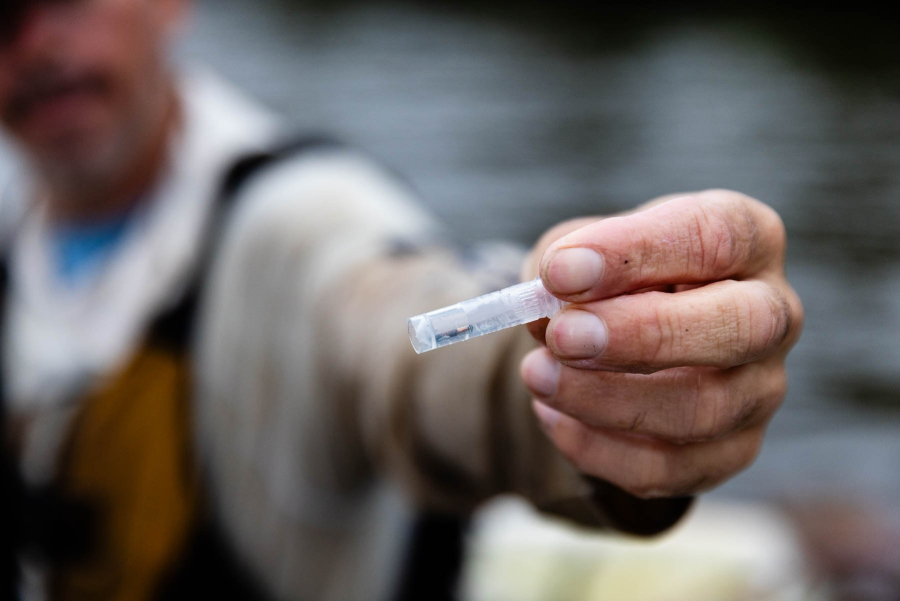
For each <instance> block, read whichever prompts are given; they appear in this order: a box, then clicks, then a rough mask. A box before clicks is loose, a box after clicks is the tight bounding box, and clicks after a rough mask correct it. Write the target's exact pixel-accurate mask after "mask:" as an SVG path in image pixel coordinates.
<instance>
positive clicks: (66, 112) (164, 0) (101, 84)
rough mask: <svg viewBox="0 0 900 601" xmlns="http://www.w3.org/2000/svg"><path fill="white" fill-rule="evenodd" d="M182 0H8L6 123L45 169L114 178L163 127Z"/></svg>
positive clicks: (2, 114)
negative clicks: (169, 51) (169, 50)
mask: <svg viewBox="0 0 900 601" xmlns="http://www.w3.org/2000/svg"><path fill="white" fill-rule="evenodd" d="M182 4H183V1H182V0H0V23H2V25H0V123H2V125H3V127H4V128H5V129H6V130H7V132H8V133H9V134H10V135H11V137H12V138H13V139H14V140H15V141H16V142H17V143H18V144H19V145H20V147H21V148H22V149H23V150H24V151H25V153H26V154H27V155H28V156H29V157H30V158H31V159H33V161H34V162H35V163H36V165H37V167H38V170H39V171H43V172H44V173H45V174H49V175H53V174H57V175H62V176H63V177H64V178H65V177H67V176H68V178H69V179H70V178H79V177H80V178H92V177H93V178H98V177H99V178H102V177H111V176H113V174H112V173H111V172H112V171H114V170H115V169H116V168H121V164H122V162H123V161H125V160H128V158H129V157H132V158H133V154H132V153H134V152H139V149H138V147H139V146H140V145H141V144H142V142H143V141H144V140H145V139H146V138H147V137H148V136H151V137H152V132H153V130H154V128H157V127H159V126H160V124H161V123H162V116H161V115H163V114H164V113H165V105H166V99H167V97H168V95H169V93H170V82H169V79H168V77H169V76H168V73H167V70H166V47H167V45H168V41H169V38H170V37H171V35H170V34H171V32H172V31H173V30H174V29H175V26H176V25H177V24H178V22H179V20H180V15H181V12H182V10H181V8H182Z"/></svg>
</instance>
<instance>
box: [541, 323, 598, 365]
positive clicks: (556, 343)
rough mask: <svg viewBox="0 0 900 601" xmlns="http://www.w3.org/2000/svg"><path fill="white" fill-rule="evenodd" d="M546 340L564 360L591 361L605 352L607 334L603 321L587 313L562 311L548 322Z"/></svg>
mask: <svg viewBox="0 0 900 601" xmlns="http://www.w3.org/2000/svg"><path fill="white" fill-rule="evenodd" d="M548 340H551V341H552V345H553V347H554V353H555V354H556V355H557V356H562V357H563V358H565V359H591V358H593V357H597V356H599V355H600V354H601V353H603V351H604V350H606V345H607V343H608V342H609V333H608V332H607V331H606V324H604V323H603V320H602V319H600V318H599V317H597V316H596V315H594V314H593V313H588V312H587V311H563V312H562V313H560V314H558V315H557V316H556V317H555V318H553V320H552V321H551V322H550V327H549V331H548Z"/></svg>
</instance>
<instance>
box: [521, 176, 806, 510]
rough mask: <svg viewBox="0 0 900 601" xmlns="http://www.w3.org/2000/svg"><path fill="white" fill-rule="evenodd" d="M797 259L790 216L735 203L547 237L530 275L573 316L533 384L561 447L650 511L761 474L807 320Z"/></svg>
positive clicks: (526, 365)
mask: <svg viewBox="0 0 900 601" xmlns="http://www.w3.org/2000/svg"><path fill="white" fill-rule="evenodd" d="M784 254H785V231H784V226H783V224H782V222H781V220H780V219H779V217H778V215H777V214H776V213H775V212H774V211H773V210H772V209H770V208H769V207H767V206H766V205H764V204H762V203H760V202H758V201H756V200H753V199H751V198H748V197H747V196H744V195H742V194H738V193H736V192H730V191H724V190H710V191H706V192H701V193H698V194H692V195H689V196H681V197H677V198H672V199H669V200H666V199H661V200H659V201H656V202H654V203H651V204H650V205H648V206H647V207H645V208H642V209H641V210H639V211H637V212H635V213H631V214H629V215H625V216H620V217H613V218H609V219H603V220H600V221H597V220H596V219H590V220H578V221H574V222H568V223H565V224H562V225H561V226H558V227H557V228H555V229H554V230H551V231H550V232H548V233H547V235H545V236H544V238H543V239H542V240H541V242H540V243H539V244H538V245H537V247H536V249H535V251H534V253H533V255H532V259H531V260H530V261H529V264H528V266H527V267H526V274H525V275H526V276H527V277H534V276H535V275H536V274H537V273H540V275H541V277H542V279H543V281H544V285H545V286H546V287H547V289H548V290H549V291H550V292H552V293H553V294H554V295H556V296H558V297H559V298H562V299H563V300H566V301H570V302H572V303H573V304H572V305H569V306H567V307H566V308H564V309H563V310H562V311H561V312H560V313H558V314H557V315H556V316H555V317H553V319H552V320H550V321H549V322H547V321H546V320H545V321H544V322H540V323H538V324H535V327H534V328H533V329H532V332H533V333H534V334H535V336H536V337H537V338H538V339H539V340H540V341H541V342H545V343H546V348H541V349H538V350H536V351H534V352H532V353H531V354H529V355H528V356H527V357H526V358H525V359H524V361H523V362H522V377H523V378H524V380H525V383H526V384H527V385H528V387H529V389H530V390H531V392H532V393H533V394H534V396H535V403H534V407H535V411H536V412H537V415H538V417H539V418H540V420H541V422H542V424H543V425H544V428H545V430H546V432H547V434H548V436H549V437H550V438H551V439H552V441H553V442H554V444H555V445H556V446H557V447H558V448H559V449H560V451H561V452H562V453H563V454H564V455H565V456H566V457H567V458H568V459H569V460H570V461H572V463H574V465H575V466H576V467H577V468H578V469H579V470H581V471H582V472H584V473H585V474H588V475H591V476H595V477H598V478H601V479H603V480H606V481H608V482H611V483H613V484H616V485H618V486H620V487H621V488H624V489H625V490H627V491H628V492H631V493H632V494H635V495H637V496H639V497H642V498H652V497H674V496H684V495H690V494H694V493H698V492H701V491H703V490H706V489H709V488H711V487H713V486H715V485H717V484H719V483H720V482H722V481H723V480H725V479H727V478H729V477H730V476H732V475H734V474H736V473H737V472H739V471H741V470H742V469H744V468H746V467H747V466H748V465H750V463H752V461H753V460H754V459H755V457H756V455H757V453H758V451H759V448H760V445H761V442H762V439H763V434H764V432H765V428H766V424H767V423H768V421H769V419H770V418H771V417H772V415H773V414H774V413H775V411H776V410H777V409H778V406H779V405H780V404H781V402H782V400H783V398H784V395H785V391H786V377H785V367H784V362H785V357H786V355H787V353H788V351H789V349H790V348H791V346H792V345H793V344H794V343H795V342H796V341H797V339H798V337H799V335H800V330H801V329H802V323H803V307H802V305H801V304H800V300H799V298H798V297H797V295H796V294H795V293H794V291H793V290H792V289H791V287H790V286H789V285H788V283H787V280H786V279H785V274H784Z"/></svg>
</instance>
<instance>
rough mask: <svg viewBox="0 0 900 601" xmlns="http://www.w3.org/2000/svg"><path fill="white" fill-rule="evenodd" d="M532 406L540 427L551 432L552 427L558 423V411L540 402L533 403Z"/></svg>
mask: <svg viewBox="0 0 900 601" xmlns="http://www.w3.org/2000/svg"><path fill="white" fill-rule="evenodd" d="M532 406H533V407H534V412H535V413H536V414H537V416H538V419H539V420H540V422H541V425H543V426H544V429H545V430H552V429H553V426H555V425H556V422H558V421H559V415H560V414H559V411H557V410H556V409H551V408H550V407H548V406H547V405H545V404H543V403H542V402H540V401H534V402H533V403H532Z"/></svg>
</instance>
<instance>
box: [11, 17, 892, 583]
mask: <svg viewBox="0 0 900 601" xmlns="http://www.w3.org/2000/svg"><path fill="white" fill-rule="evenodd" d="M776 6H777V5H775V4H773V5H768V4H754V5H752V6H750V7H745V8H731V9H728V10H723V9H712V8H687V7H685V6H682V5H680V4H678V3H660V4H652V3H650V4H648V3H630V4H628V5H626V6H617V7H610V6H601V5H600V4H599V3H591V2H581V3H580V2H554V3H543V4H523V3H518V2H503V1H495V2H487V1H482V2H471V3H466V2H432V1H429V2H424V1H421V2H412V1H410V2H386V1H381V0H378V1H375V0H361V1H357V2H353V1H331V2H330V1H325V0H320V1H316V2H301V1H299V0H298V1H293V2H292V1H288V0H280V1H279V0H255V1H253V2H249V1H242V0H206V1H201V2H199V3H198V6H197V10H196V15H195V19H194V26H193V30H192V32H191V33H190V35H189V38H188V39H187V40H186V43H185V44H184V45H183V47H182V48H181V50H180V53H181V54H182V55H183V56H182V60H184V61H186V62H202V63H206V64H208V65H211V66H212V67H213V68H214V69H215V70H217V71H219V72H220V73H221V74H223V75H224V76H225V77H226V78H228V79H230V80H231V81H233V82H234V83H236V84H238V85H239V86H240V87H242V88H244V89H245V90H249V91H252V93H253V94H255V95H256V96H257V97H258V98H259V99H261V100H263V101H264V102H265V103H267V104H268V105H269V106H271V107H273V108H274V109H276V110H277V111H279V112H281V113H283V114H284V115H285V116H286V117H287V118H288V120H289V122H290V124H291V125H292V127H293V128H294V129H296V130H297V131H298V132H303V131H315V132H322V131H324V132H329V133H331V134H335V135H337V136H339V137H341V138H343V139H346V140H349V141H352V142H354V143H357V144H359V145H361V146H363V147H364V148H366V149H368V150H369V151H371V152H372V153H374V154H375V155H377V156H378V157H380V158H381V159H382V160H383V161H385V162H386V163H387V164H389V165H390V166H391V167H393V168H395V169H397V170H398V171H400V172H402V173H403V174H404V175H405V176H406V177H408V178H409V179H410V180H411V182H412V183H413V184H414V185H415V187H416V188H418V190H419V191H420V192H421V195H422V198H423V199H424V202H425V203H427V205H428V206H429V207H430V209H431V210H432V211H433V212H434V213H436V214H437V215H438V216H439V217H440V218H442V219H443V220H444V222H445V223H446V224H447V227H448V229H449V231H450V232H451V233H452V234H453V235H454V236H456V237H457V238H458V239H459V240H461V241H463V242H473V241H481V240H489V239H503V240H512V241H517V242H520V243H522V244H529V243H531V242H533V241H534V240H535V238H536V237H537V236H538V235H539V234H540V233H541V232H542V231H543V230H545V229H546V228H547V227H548V226H550V225H552V224H553V223H555V222H558V221H560V220H563V219H566V218H569V217H573V216H580V215H586V214H604V213H610V212H615V211H619V210H624V209H628V208H631V207H633V206H635V205H636V204H638V203H641V202H644V201H646V200H648V199H651V198H653V197H655V196H657V195H660V194H664V193H671V192H680V191H691V190H697V189H702V188H709V187H727V188H733V189H737V190H740V191H742V192H745V193H747V194H750V195H752V196H755V197H757V198H759V199H761V200H763V201H765V202H767V203H769V204H771V205H772V206H773V207H775V209H776V210H778V211H779V213H780V214H781V215H782V217H783V218H784V220H785V222H786V224H787V228H788V231H789V240H790V251H789V262H788V267H789V276H790V278H791V281H792V284H793V285H794V287H795V288H796V289H797V290H798V292H799V294H800V296H801V298H802V299H803V300H804V302H805V305H806V310H807V325H806V330H805V334H804V337H803V339H802V341H801V342H800V344H799V346H798V347H797V349H796V350H795V352H794V353H793V355H792V356H791V358H790V360H789V368H790V376H791V390H790V393H789V396H788V400H787V402H786V404H785V406H784V408H783V410H782V411H781V412H780V413H779V415H778V416H777V417H776V418H775V420H774V422H773V424H772V426H771V429H770V434H769V437H768V440H767V444H766V446H765V448H764V451H763V453H762V455H761V457H760V458H759V460H758V462H757V463H756V464H755V465H754V467H753V468H752V469H750V470H749V471H747V472H746V473H744V474H743V475H741V476H739V477H738V478H736V479H735V480H733V481H732V482H730V483H729V484H727V485H726V486H725V487H724V488H722V489H721V490H719V491H717V492H715V493H714V494H713V495H711V496H710V497H709V498H708V499H707V500H705V501H704V504H701V509H700V510H698V512H697V518H698V520H700V521H701V522H702V523H701V524H700V525H699V526H696V527H692V526H690V525H689V526H688V527H686V530H689V531H690V532H684V533H681V534H676V537H678V536H682V537H688V538H689V537H690V536H696V537H700V538H702V537H704V536H707V537H709V536H719V537H720V538H721V537H726V538H729V540H730V542H732V543H734V544H739V543H740V537H741V536H745V535H746V532H747V531H753V532H755V533H756V534H757V535H759V540H758V541H756V542H753V543H752V544H751V543H748V544H751V546H752V545H756V544H757V543H758V546H759V547H760V548H761V549H762V551H761V552H760V553H757V555H762V556H763V557H766V556H767V557H768V559H767V560H765V561H763V562H762V563H763V564H765V565H764V566H763V568H761V569H770V570H774V571H775V572H777V571H778V570H779V569H780V570H782V571H784V570H787V571H788V572H790V571H791V570H793V569H794V567H793V566H794V564H790V563H784V562H782V559H784V558H789V559H790V558H794V557H795V554H792V553H794V552H793V551H788V550H785V548H787V547H790V546H791V545H794V546H795V547H796V548H797V549H801V550H802V556H803V561H804V562H807V564H805V565H808V569H809V570H810V573H811V574H813V576H811V577H810V578H811V579H812V580H814V581H815V582H817V583H824V584H822V587H820V588H817V589H816V590H817V591H818V592H817V593H816V594H822V595H831V596H833V597H834V598H846V599H898V598H900V584H898V582H900V576H898V575H900V536H898V535H897V531H898V525H900V411H898V409H900V353H898V352H897V350H896V348H895V346H894V345H895V344H896V343H897V334H898V332H900V310H898V308H900V306H898V305H900V235H898V234H900V202H898V201H900V36H898V35H897V31H896V27H895V24H894V23H893V22H892V21H891V20H890V19H887V18H886V17H885V16H884V15H878V14H876V13H866V12H864V11H862V10H857V11H855V12H841V13H837V12H834V13H829V12H807V11H801V10H799V9H798V10H796V11H790V10H785V9H778V8H776ZM7 162H8V154H7V153H5V152H4V151H2V150H0V171H2V170H3V168H4V167H6V164H5V163H7ZM508 503H512V502H508ZM707 506H708V507H710V509H709V510H706V509H703V508H704V507H707ZM722 507H732V508H734V511H736V512H737V513H735V514H733V515H739V516H743V518H742V520H744V521H743V522H742V523H743V524H744V525H748V524H767V525H768V526H766V525H760V526H759V527H758V528H756V527H754V528H745V529H744V532H745V534H742V533H741V532H740V531H735V532H732V531H731V530H729V529H728V526H727V525H728V524H729V523H733V522H734V518H733V517H732V518H722V514H721V511H723V510H722V509H721V508H722ZM742 511H743V512H749V513H741V512H742ZM491 512H493V513H491ZM717 512H719V513H717ZM759 512H762V514H760V513H759ZM767 512H768V513H767ZM484 515H485V516H488V517H484V516H482V518H480V519H479V521H478V522H477V528H476V531H475V532H474V533H473V535H472V537H471V540H472V543H471V544H472V546H473V551H472V555H471V557H472V558H475V559H470V565H469V567H468V568H467V569H468V580H467V582H468V584H467V585H466V587H467V589H466V590H467V591H468V592H467V593H466V594H467V595H469V596H470V597H473V598H481V599H516V600H517V601H522V600H523V599H524V598H525V597H523V596H521V595H524V594H526V593H525V592H523V591H524V589H521V590H517V591H515V592H511V591H512V590H513V589H510V588H509V586H512V585H509V586H507V585H506V584H504V583H503V582H502V581H503V578H504V572H503V570H502V569H484V567H485V566H496V565H500V564H502V563H503V562H509V561H512V562H513V563H512V564H507V567H508V565H515V566H518V565H519V564H517V563H515V562H516V561H519V560H518V559H515V558H513V559H508V558H507V559H504V557H506V556H504V555H503V554H504V553H507V552H508V547H517V548H518V549H519V550H520V551H521V550H522V549H523V546H522V545H523V540H525V539H515V537H513V538H509V535H510V533H522V532H525V531H527V530H528V528H532V527H533V529H534V530H533V533H534V537H535V540H544V539H542V538H541V537H542V536H549V537H551V538H552V537H562V538H559V539H558V540H557V539H554V540H557V542H558V545H559V549H560V551H559V552H560V553H563V555H564V556H566V555H565V553H572V551H571V549H572V548H578V549H580V550H579V551H577V552H576V553H575V555H571V554H570V555H568V556H566V557H568V558H569V559H568V560H566V561H562V562H558V564H557V566H556V567H555V568H553V569H552V570H549V572H548V574H550V575H545V576H546V578H550V580H553V578H556V580H557V587H556V588H555V589H554V590H555V591H556V593H554V595H555V596H552V597H551V596H542V595H543V594H542V593H540V590H542V589H541V588H540V587H541V586H543V585H541V584H540V583H538V581H537V579H538V572H540V570H537V569H535V570H531V574H532V575H533V576H534V578H535V581H534V582H530V581H529V582H528V587H526V588H527V589H528V591H530V592H529V593H528V594H531V593H534V596H533V598H535V599H542V600H543V599H588V598H590V599H593V598H598V599H599V598H601V597H593V596H591V595H594V594H598V595H600V594H602V598H603V599H613V598H616V597H615V594H614V593H609V592H608V591H609V590H610V589H604V588H603V586H607V585H606V584H603V585H602V586H601V585H597V584H596V583H595V584H593V585H587V584H584V585H582V584H578V583H579V582H582V581H581V580H578V579H579V578H581V579H585V578H587V579H588V580H589V579H590V577H589V575H585V574H584V573H582V572H585V571H587V572H590V571H591V570H586V568H585V566H590V565H591V564H590V561H592V560H590V561H588V560H584V557H610V556H612V555H615V554H616V553H620V551H616V550H610V549H608V548H607V547H604V546H603V545H605V544H606V543H605V542H602V543H596V542H592V541H589V540H585V539H582V538H580V536H581V535H580V533H566V534H560V532H559V531H556V530H553V528H555V526H547V525H545V524H543V523H540V522H539V521H537V519H536V518H534V517H533V516H528V515H526V512H525V510H524V509H522V508H520V507H516V506H514V505H505V506H500V507H494V508H491V509H490V510H488V512H487V513H486V514H484ZM754 516H755V517H754ZM761 516H762V517H761ZM756 518H759V519H760V520H762V522H755V521H754V519H756ZM717 520H719V521H717ZM766 520H768V521H766ZM528 524H532V525H531V526H529V525H528ZM773 524H775V525H780V524H783V525H784V527H785V528H789V529H790V533H788V534H786V533H785V532H781V530H780V527H776V528H774V533H773V535H772V537H771V538H768V539H767V538H765V536H763V534H762V533H763V532H764V531H765V528H766V527H770V526H772V525H773ZM544 527H548V528H551V530H553V531H552V532H544V531H543V530H541V529H542V528H544ZM692 528H693V530H692ZM698 528H699V531H697V529H698ZM691 533H693V534H691ZM504 536H506V537H507V539H508V540H507V539H504ZM569 536H571V540H570V539H568V538H566V537H569ZM492 537H493V538H492ZM785 537H787V538H785ZM526 538H527V537H526ZM492 541H493V542H492ZM498 541H499V542H498ZM504 541H506V542H504ZM771 541H776V542H771ZM597 544H599V545H600V547H598V546H596V545H597ZM629 544H630V543H629ZM663 544H664V545H665V544H675V543H663ZM685 544H688V545H689V544H690V543H689V542H688V543H685ZM567 545H569V546H567ZM572 545H574V547H572ZM579 545H581V546H580V547H579ZM601 547H602V548H601ZM542 548H546V546H544V547H542ZM754 548H755V547H754ZM564 549H569V551H566V550H564ZM710 549H712V551H710ZM710 549H706V551H704V552H707V553H710V552H712V553H713V554H716V553H719V554H721V553H724V551H717V550H715V549H716V548H715V547H711V548H710ZM621 552H622V553H625V552H624V551H621ZM628 552H630V551H628ZM754 553H755V551H754ZM626 555H627V553H626ZM751 555H752V553H751ZM576 556H577V557H580V558H582V559H579V560H578V561H576V560H574V559H572V557H576ZM755 556H756V555H754V557H755ZM544 559H546V558H544ZM544 559H541V560H540V561H539V560H538V559H535V558H534V557H530V558H526V559H524V560H522V561H525V563H523V564H522V565H532V564H528V562H529V561H532V562H534V563H533V565H535V566H536V565H539V564H540V565H544V564H541V561H544ZM546 561H551V560H550V559H546ZM579 561H581V563H578V562H579ZM585 561H587V563H585ZM635 561H651V562H652V561H654V560H653V559H647V558H643V559H638V560H635ZM657 561H658V560H657ZM754 561H755V560H754ZM784 561H788V559H785V560H784ZM790 561H793V559H790ZM472 562H474V563H472ZM479 562H480V563H479ZM770 564H771V565H770ZM567 566H568V567H567ZM573 566H574V567H573ZM766 566H768V567H766ZM786 566H787V567H786ZM519 567H521V566H519ZM788 567H790V569H788ZM798 569H799V568H798ZM804 569H806V568H804ZM554 570H555V571H554ZM565 570H570V571H572V570H574V571H573V572H572V574H573V575H572V576H571V577H569V576H566V577H563V576H560V574H561V573H565ZM545 571H546V570H545ZM512 572H513V573H515V574H519V575H520V577H521V573H522V572H521V570H512ZM576 572H577V574H576ZM624 573H626V574H627V570H625V571H624ZM541 574H543V572H541ZM554 574H555V575H554ZM541 577H544V576H541ZM492 579H493V580H492ZM513 580H515V578H513ZM526 580H527V579H526ZM561 580H562V581H566V582H568V583H569V584H570V585H571V590H570V591H569V592H565V593H563V592H560V588H559V586H558V583H559V581H561ZM637 580H640V579H637ZM701 580H702V578H701ZM576 581H577V582H576ZM573 582H575V584H572V583H573ZM519 584H520V585H521V582H520V583H519ZM707 584H708V583H707ZM713 585H714V586H720V585H721V582H718V581H717V583H713ZM610 586H612V585H610ZM617 586H624V587H626V588H627V587H628V586H636V585H634V584H632V585H629V584H628V583H624V584H621V583H620V585H617ZM711 586H712V585H711ZM504 587H506V588H504ZM592 587H593V588H592ZM598 587H599V588H598ZM644 588H645V589H646V587H644ZM548 590H549V589H548ZM641 590H644V589H641ZM709 590H719V589H715V588H711V589H709ZM729 590H730V589H729ZM748 590H749V589H748ZM785 590H786V589H785ZM536 591H537V592H536ZM590 591H594V592H593V593H592V592H590ZM597 591H607V592H606V593H597ZM641 594H643V595H644V597H643V598H647V599H651V598H652V599H656V598H660V599H662V598H674V597H665V596H655V597H654V596H653V594H654V593H653V591H650V592H647V591H646V590H645V591H644V593H641ZM742 594H743V593H742ZM754 594H756V593H754ZM791 594H793V593H791ZM803 594H808V593H803ZM504 595H505V596H504ZM528 598H532V597H528ZM622 598H628V597H622ZM631 598H640V595H638V596H634V597H631ZM695 598H702V597H695ZM708 598H711V599H713V598H724V597H716V595H715V594H713V595H712V596H710V597H708ZM729 598H732V597H729ZM735 598H736V597H735ZM741 598H763V597H761V596H757V597H752V596H745V597H741ZM773 598H774V597H773ZM785 598H789V597H785ZM790 598H794V597H790ZM796 598H812V597H803V596H799V597H796ZM816 598H818V597H816ZM823 598H825V597H823Z"/></svg>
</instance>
